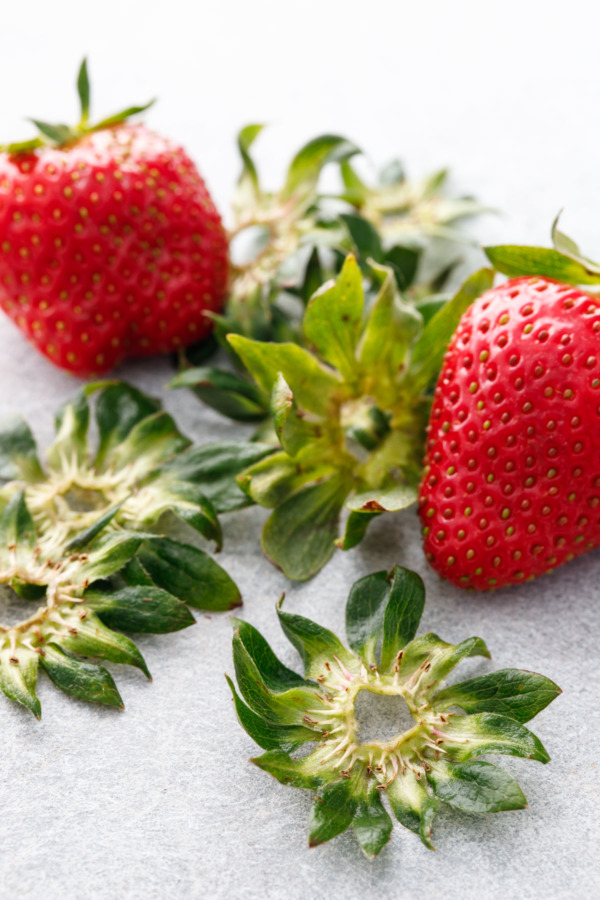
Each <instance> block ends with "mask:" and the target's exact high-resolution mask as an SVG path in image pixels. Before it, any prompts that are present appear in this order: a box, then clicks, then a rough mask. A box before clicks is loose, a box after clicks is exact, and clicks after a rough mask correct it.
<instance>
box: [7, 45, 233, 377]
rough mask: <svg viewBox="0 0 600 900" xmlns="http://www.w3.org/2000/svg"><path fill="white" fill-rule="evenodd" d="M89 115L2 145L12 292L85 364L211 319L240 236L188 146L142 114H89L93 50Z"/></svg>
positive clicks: (56, 357) (155, 348)
mask: <svg viewBox="0 0 600 900" xmlns="http://www.w3.org/2000/svg"><path fill="white" fill-rule="evenodd" d="M78 89H79V95H80V99H81V106H82V118H81V122H80V124H79V125H78V126H77V127H76V128H69V127H67V126H65V125H48V124H46V123H44V122H38V121H36V122H35V124H36V125H37V127H38V128H39V130H40V132H41V137H40V138H37V139H35V140H33V141H30V142H28V143H25V144H13V145H9V146H8V147H5V148H4V149H3V152H0V305H1V306H2V308H3V309H4V310H5V312H6V313H8V315H9V316H10V317H11V319H13V321H14V322H16V324H17V325H18V326H19V328H20V329H21V330H22V331H23V332H24V333H25V334H26V336H27V337H28V338H29V340H30V341H31V342H32V343H33V344H34V345H35V346H36V347H37V348H38V350H40V351H41V352H42V353H43V354H45V356H47V357H48V359H50V360H51V361H52V362H53V363H55V364H56V365H58V366H60V367H61V368H63V369H68V370H69V371H71V372H73V373H75V374H77V375H80V376H88V375H91V374H97V373H103V372H108V371H110V370H111V369H112V368H113V367H114V366H115V365H117V364H118V363H119V362H120V361H121V360H123V359H124V358H126V357H130V356H146V355H150V354H155V353H165V352H167V351H171V350H174V349H176V348H178V347H181V346H184V345H186V344H189V343H193V342H195V341H198V340H199V339H200V338H202V337H204V336H205V335H206V334H207V333H208V332H209V331H210V330H211V327H212V326H211V321H210V319H209V318H208V317H207V316H206V315H205V313H206V312H207V311H208V312H210V311H218V310H219V309H220V308H221V307H222V305H223V301H224V296H225V290H226V284H227V239H226V235H225V232H224V229H223V227H222V225H221V220H220V218H219V214H218V213H217V211H216V209H215V206H214V204H213V202H212V200H211V198H210V196H209V194H208V191H207V190H206V187H205V185H204V182H203V181H202V179H201V177H200V175H199V174H198V172H197V170H196V168H195V166H194V164H193V163H192V161H191V160H190V159H189V157H188V156H186V154H185V153H184V151H183V150H182V149H181V147H178V146H177V145H176V144H173V143H172V142H171V141H169V140H167V139H166V138H163V137H160V136H159V135H157V134H154V133H153V132H151V131H149V130H148V129H147V128H145V126H143V125H129V124H127V123H126V119H127V117H128V116H130V115H134V114H135V113H139V112H142V111H143V110H144V109H145V108H147V107H132V108H130V109H128V110H125V111H124V112H123V113H120V114H118V115H116V116H112V117H110V118H109V119H105V120H103V121H102V122H100V123H98V124H97V125H95V126H90V125H89V123H88V109H89V93H90V92H89V82H88V78H87V70H86V64H85V61H84V63H83V65H82V67H81V70H80V73H79V79H78Z"/></svg>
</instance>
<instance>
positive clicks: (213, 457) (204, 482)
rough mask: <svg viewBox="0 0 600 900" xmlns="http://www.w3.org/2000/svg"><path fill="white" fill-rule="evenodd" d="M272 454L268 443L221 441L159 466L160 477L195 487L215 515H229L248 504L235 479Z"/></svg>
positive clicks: (188, 452)
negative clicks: (206, 500)
mask: <svg viewBox="0 0 600 900" xmlns="http://www.w3.org/2000/svg"><path fill="white" fill-rule="evenodd" d="M272 453H273V447H272V446H271V445H269V444H261V443H251V442H248V441H221V442H219V443H214V444H202V445H201V446H200V447H190V448H189V449H188V450H184V451H183V453H179V454H178V455H177V456H175V457H173V459H170V460H167V462H166V463H165V464H164V465H163V466H162V467H161V473H162V477H163V478H164V477H167V476H171V475H172V476H173V477H174V478H177V479H178V480H180V481H189V482H192V483H193V484H197V485H198V486H199V487H200V488H201V489H202V493H203V494H204V496H205V497H206V498H207V499H208V500H210V501H211V503H212V504H213V506H214V507H215V509H216V510H217V512H221V513H222V512H231V511H232V510H235V509H241V508H242V507H244V506H247V505H248V498H247V496H246V495H245V494H244V493H243V491H242V490H241V489H240V488H239V486H238V484H237V481H236V477H237V476H238V475H239V474H240V472H243V471H244V469H247V468H248V466H251V465H254V464H255V463H257V462H258V461H259V460H262V459H264V458H265V457H268V456H269V455H270V454H272Z"/></svg>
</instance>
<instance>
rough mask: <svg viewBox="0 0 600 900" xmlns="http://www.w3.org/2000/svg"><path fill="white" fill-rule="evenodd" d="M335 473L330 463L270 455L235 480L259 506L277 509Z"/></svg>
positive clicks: (285, 455) (286, 455) (282, 454)
mask: <svg viewBox="0 0 600 900" xmlns="http://www.w3.org/2000/svg"><path fill="white" fill-rule="evenodd" d="M334 471H335V467H334V466H333V465H332V463H328V462H323V463H320V464H319V463H315V462H312V461H309V462H307V463H304V464H303V463H300V462H298V461H297V460H296V459H292V458H291V457H290V456H289V455H288V454H287V453H285V452H281V453H273V454H272V455H271V456H268V457H266V459H262V460H261V461H260V462H258V463H256V465H253V466H250V467H249V468H248V469H246V470H245V471H244V472H242V474H241V475H239V476H238V479H237V480H238V484H239V486H240V488H241V490H243V491H244V493H245V494H247V495H248V497H250V498H251V499H252V500H253V501H254V502H255V503H258V504H259V505H260V506H267V507H272V506H279V505H280V504H281V503H283V501H284V500H285V499H286V498H287V497H289V496H290V494H293V493H294V492H295V491H297V490H298V489H299V488H301V487H303V485H305V484H306V483H307V482H308V481H316V480H318V479H319V478H323V477H325V476H326V475H330V474H332V473H333V472H334Z"/></svg>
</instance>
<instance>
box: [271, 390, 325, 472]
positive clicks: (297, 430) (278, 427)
mask: <svg viewBox="0 0 600 900" xmlns="http://www.w3.org/2000/svg"><path fill="white" fill-rule="evenodd" d="M271 415H272V417H273V425H274V426H275V431H276V433H277V436H278V438H279V441H280V443H281V446H282V448H283V449H284V450H285V452H286V453H287V454H289V455H290V456H297V454H298V453H299V452H300V451H301V450H302V449H303V447H306V446H310V445H312V444H314V442H315V441H318V440H319V438H320V437H321V434H322V431H323V427H322V425H321V424H320V423H319V422H311V421H310V420H308V419H306V418H305V417H304V416H303V415H301V414H300V413H299V412H298V407H297V406H296V403H295V401H294V395H293V393H292V391H291V390H290V386H289V384H288V383H287V382H286V380H285V378H284V377H283V375H281V374H279V376H278V378H277V381H276V382H275V385H274V387H273V393H272V394H271Z"/></svg>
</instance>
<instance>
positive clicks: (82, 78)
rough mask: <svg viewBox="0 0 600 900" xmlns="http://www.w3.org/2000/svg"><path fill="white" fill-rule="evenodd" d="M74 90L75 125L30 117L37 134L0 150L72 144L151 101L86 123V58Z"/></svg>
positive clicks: (88, 93) (26, 150) (117, 122)
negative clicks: (77, 114) (77, 110)
mask: <svg viewBox="0 0 600 900" xmlns="http://www.w3.org/2000/svg"><path fill="white" fill-rule="evenodd" d="M77 93H78V95H79V103H80V106H81V118H80V119H79V122H78V123H77V125H64V124H63V123H55V124H51V123H50V122H43V121H41V120H40V119H31V121H32V122H33V124H34V125H35V126H36V128H37V129H38V131H39V132H40V134H39V136H38V137H35V138H32V139H31V140H28V141H19V142H16V143H11V144H5V145H4V146H0V151H5V152H6V153H10V154H19V153H32V152H33V151H34V150H38V149H39V148H40V147H64V146H66V145H68V144H73V143H75V142H76V141H78V140H79V139H80V138H82V137H85V135H87V134H92V133H93V132H94V131H102V130H103V129H104V128H113V127H114V126H115V125H120V124H121V123H123V122H125V121H126V119H128V118H130V117H131V116H136V115H138V114H139V113H142V112H145V111H146V110H147V109H149V108H150V107H151V106H152V104H153V103H154V102H155V101H154V100H151V101H150V102H149V103H145V104H144V105H143V106H129V107H127V109H123V110H121V112H118V113H115V114H114V115H112V116H108V117H107V118H105V119H102V120H101V121H100V122H96V123H95V124H91V123H90V120H89V119H90V98H91V88H90V80H89V76H88V70H87V60H85V59H84V60H83V62H82V63H81V66H80V68H79V73H78V75H77Z"/></svg>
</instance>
